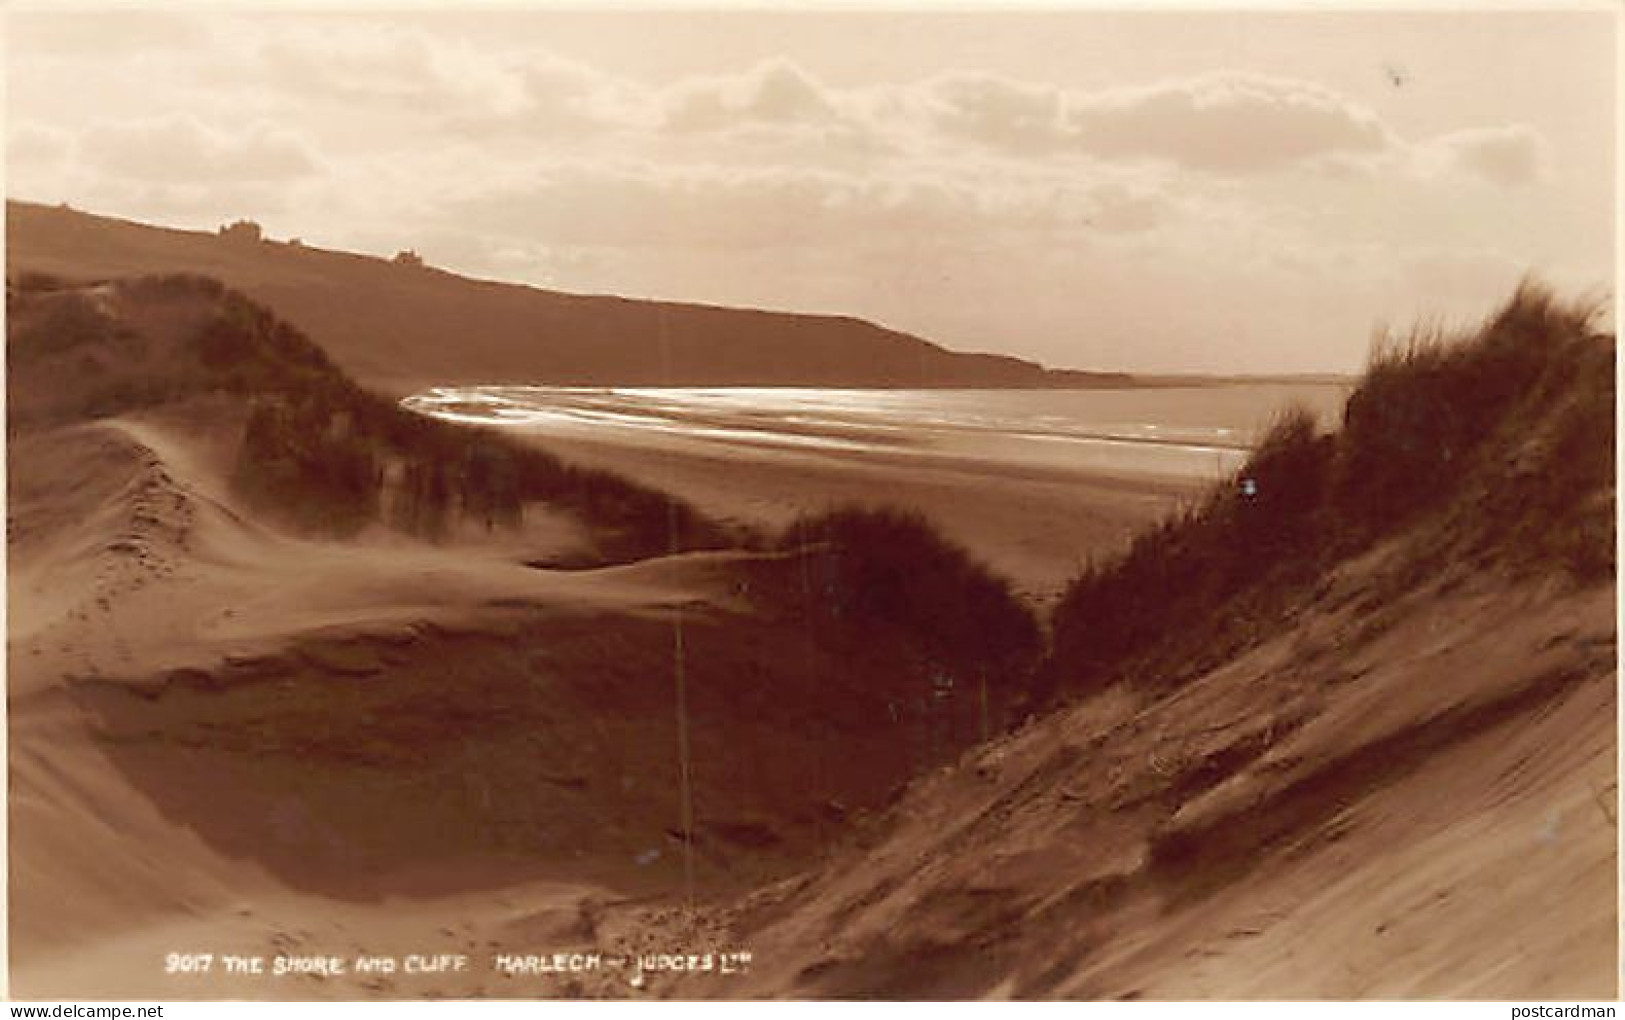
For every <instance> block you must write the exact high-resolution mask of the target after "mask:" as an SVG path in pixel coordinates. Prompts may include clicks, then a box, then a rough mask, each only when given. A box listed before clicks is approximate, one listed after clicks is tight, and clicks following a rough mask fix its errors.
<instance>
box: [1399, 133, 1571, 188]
mask: <svg viewBox="0 0 1625 1020" xmlns="http://www.w3.org/2000/svg"><path fill="white" fill-rule="evenodd" d="M1546 150H1547V146H1546V140H1545V139H1544V138H1543V137H1541V135H1540V133H1539V132H1537V131H1535V130H1534V129H1533V128H1530V127H1528V126H1526V125H1522V124H1513V125H1507V126H1503V127H1491V128H1469V129H1467V130H1465V131H1456V132H1453V133H1451V134H1448V135H1443V136H1441V137H1439V138H1435V139H1433V140H1432V141H1430V142H1428V143H1427V144H1426V145H1425V146H1424V148H1423V159H1424V161H1425V162H1426V163H1428V164H1430V165H1432V166H1433V167H1435V168H1437V169H1443V170H1445V171H1447V172H1454V173H1459V174H1465V175H1468V176H1472V177H1477V178H1480V179H1482V180H1485V181H1488V182H1490V183H1491V184H1496V185H1499V186H1501V187H1503V188H1515V187H1521V186H1523V185H1526V184H1533V183H1534V182H1535V181H1537V180H1539V179H1540V178H1541V177H1542V176H1543V175H1544V173H1545V167H1546V161H1547V157H1546Z"/></svg>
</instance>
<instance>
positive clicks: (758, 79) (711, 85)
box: [663, 60, 839, 131]
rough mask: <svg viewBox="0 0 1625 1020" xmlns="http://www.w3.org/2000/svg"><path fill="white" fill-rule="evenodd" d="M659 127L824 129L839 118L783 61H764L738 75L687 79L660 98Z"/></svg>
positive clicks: (814, 85) (823, 94)
mask: <svg viewBox="0 0 1625 1020" xmlns="http://www.w3.org/2000/svg"><path fill="white" fill-rule="evenodd" d="M663 106H664V109H665V117H664V119H665V124H666V126H667V127H669V128H671V129H673V130H678V131H706V130H716V129H719V128H728V127H734V126H738V125H741V124H750V123H757V124H774V125H802V124H815V125H816V124H827V123H830V122H831V121H833V120H835V119H836V118H837V117H838V116H839V114H838V111H837V109H836V105H835V102H834V101H833V100H832V99H831V97H830V94H829V92H828V91H827V90H826V89H825V88H824V86H822V85H821V84H820V83H819V82H817V81H816V80H814V79H813V77H812V76H811V75H809V74H807V73H806V72H805V71H803V70H802V69H801V68H799V67H797V66H796V65H795V64H793V63H791V62H790V61H788V60H770V61H767V62H764V63H762V64H758V65H757V66H756V67H754V68H752V69H751V70H749V71H747V72H745V73H744V74H741V75H734V76H724V77H707V78H691V79H689V80H687V81H684V82H681V83H679V84H678V85H676V86H674V87H673V88H672V89H671V90H670V91H669V92H668V93H667V94H666V96H665V97H664V99H663Z"/></svg>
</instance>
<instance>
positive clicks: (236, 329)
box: [7, 274, 732, 560]
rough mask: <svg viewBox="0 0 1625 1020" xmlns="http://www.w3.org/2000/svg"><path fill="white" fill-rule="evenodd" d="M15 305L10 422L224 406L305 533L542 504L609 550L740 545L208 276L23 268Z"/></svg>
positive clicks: (13, 289)
mask: <svg viewBox="0 0 1625 1020" xmlns="http://www.w3.org/2000/svg"><path fill="white" fill-rule="evenodd" d="M7 305H8V313H9V315H8V317H9V320H10V323H9V328H8V338H7V356H8V369H9V377H8V386H9V398H10V409H9V414H8V420H7V425H8V428H10V429H11V430H12V431H13V432H15V431H17V430H19V429H26V428H30V427H44V426H50V425H59V424H70V423H74V422H79V421H85V420H93V419H97V418H108V417H113V416H117V415H121V414H127V413H131V412H139V411H142V410H147V409H152V408H157V407H160V406H162V405H165V404H167V403H171V402H175V401H182V400H193V401H195V400H200V399H214V400H216V403H217V405H218V410H219V414H220V421H219V426H220V429H221V430H222V431H223V432H226V433H234V434H235V435H237V436H238V437H239V438H238V439H237V440H236V441H235V442H234V443H233V446H234V448H235V451H236V454H235V457H236V459H235V464H234V467H233V480H234V484H235V486H236V488H237V490H238V493H239V494H240V495H242V496H244V497H245V498H246V499H248V500H249V502H250V503H251V504H252V505H254V506H256V507H258V508H260V509H263V510H265V511H266V512H268V513H271V514H273V515H274V516H276V517H278V518H280V519H281V520H282V521H283V522H284V523H287V524H291V525H295V526H297V527H299V528H300V529H301V530H306V531H321V532H326V533H330V534H335V535H345V534H350V533H353V532H355V531H357V530H359V529H360V528H362V527H365V526H367V525H368V524H372V523H375V522H378V523H387V524H390V525H393V526H395V527H398V528H400V529H401V530H404V531H407V532H411V533H414V534H418V535H422V536H424V537H428V538H438V537H441V536H442V535H444V534H445V533H446V532H447V531H448V530H449V529H450V528H451V527H452V526H453V525H454V524H455V523H456V522H458V521H459V520H461V521H464V522H469V521H472V522H474V523H475V524H476V525H483V526H484V527H485V528H486V529H491V528H495V527H497V526H499V525H505V524H511V523H514V522H515V521H516V520H517V519H518V518H519V516H520V515H521V514H522V513H523V511H524V508H525V506H526V505H528V504H541V505H545V506H549V507H554V508H557V509H560V510H564V511H566V512H569V513H573V514H575V515H576V516H578V517H579V518H580V519H581V520H582V521H583V522H585V523H586V525H587V526H588V527H589V528H590V529H591V530H592V531H593V532H594V534H595V536H596V538H597V541H598V546H599V550H600V552H601V553H602V555H603V556H604V557H605V558H607V559H611V560H629V559H638V558H641V557H644V556H650V555H656V554H662V553H667V552H671V551H675V550H679V549H689V548H711V547H717V546H722V545H726V544H729V543H730V542H731V541H732V536H730V535H728V534H725V533H724V532H723V530H722V529H720V528H719V527H718V526H717V525H715V524H713V523H712V522H710V521H708V520H706V519H704V518H703V517H702V516H701V515H699V514H698V513H697V512H695V511H694V510H693V508H692V507H690V506H688V505H687V504H685V503H683V502H682V501H680V500H676V499H673V498H671V497H669V496H667V495H666V494H664V493H661V492H657V491H655V490H653V489H649V488H646V487H644V486H641V485H638V484H636V483H634V482H630V481H627V480H626V479H624V478H621V477H619V476H617V475H614V474H612V473H610V472H607V471H601V470H596V469H585V468H580V467H576V466H574V465H570V464H567V463H565V462H563V461H561V460H559V459H558V458H556V457H554V456H552V455H550V454H548V453H546V452H545V451H542V450H538V449H536V448H534V447H530V446H526V445H523V444H519V443H515V442H512V441H511V440H509V439H508V438H507V437H504V436H502V435H500V434H499V433H496V432H494V431H492V430H489V429H477V428H469V427H466V426H456V425H451V424H447V423H444V422H440V421H436V420H433V419H430V418H426V417H424V416H421V415H418V414H414V413H411V412H408V411H405V410H403V409H401V408H400V407H399V406H397V404H396V403H395V402H394V401H393V400H390V399H387V398H385V397H381V396H378V395H376V394H374V393H372V392H370V391H368V390H365V389H363V388H362V387H360V386H359V385H357V384H356V383H355V382H353V381H352V380H351V379H350V378H349V377H348V376H347V375H346V374H345V373H344V372H343V371H342V370H341V369H340V368H339V367H338V366H337V365H335V364H334V363H333V361H332V360H331V359H330V358H329V357H328V356H327V355H326V353H325V352H324V351H323V350H322V349H321V348H320V347H318V346H316V345H315V344H314V343H312V342H311V341H310V340H309V339H307V338H306V337H305V336H304V335H303V334H302V333H300V332H299V331H298V330H297V329H295V328H294V327H292V326H289V325H288V324H287V323H285V322H283V321H281V320H280V319H278V318H277V317H276V316H274V315H273V314H272V313H271V312H270V311H269V310H267V309H266V308H264V307H263V306H261V305H259V304H257V303H256V302H254V301H251V300H250V299H248V298H246V297H243V296H242V295H241V294H238V293H236V292H234V291H232V290H230V289H228V288H227V287H225V286H224V285H222V284H220V283H219V282H217V281H215V280H211V279H208V278H204V277H192V276H184V275H181V276H161V277H139V278H135V279H131V280H124V281H119V282H115V283H109V284H102V285H97V286H92V287H80V286H73V285H71V284H67V283H65V282H63V281H60V280H56V279H54V278H51V277H46V276H42V275H39V274H24V275H22V276H19V277H18V278H17V279H16V280H15V282H14V283H13V284H12V285H11V286H10V287H8V292H7Z"/></svg>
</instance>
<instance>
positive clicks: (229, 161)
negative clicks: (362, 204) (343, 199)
mask: <svg viewBox="0 0 1625 1020" xmlns="http://www.w3.org/2000/svg"><path fill="white" fill-rule="evenodd" d="M80 152H81V153H82V154H83V156H84V157H85V158H86V159H87V160H88V161H89V162H90V163H92V164H94V165H95V166H96V167H97V168H98V169H100V170H101V171H102V172H103V173H106V174H108V175H111V176H116V177H122V178H127V179H130V180H135V181H154V182H172V183H190V182H199V183H208V182H219V183H224V184H230V183H238V182H244V181H290V180H294V179H297V178H300V177H305V176H307V175H310V174H312V173H314V172H315V171H316V169H317V162H316V159H315V158H314V157H313V156H312V155H311V153H310V151H309V149H308V148H307V147H306V145H305V143H304V142H303V141H302V140H301V139H299V138H297V137H296V136H294V135H292V134H290V133H288V132H286V131H282V130H280V129H277V128H275V127H272V126H270V125H267V124H256V125H252V126H250V127H248V128H246V129H244V130H242V131H240V132H238V133H236V134H232V133H229V132H225V131H221V130H218V129H215V128H211V127H206V126H204V125H203V124H200V123H198V122H197V121H196V120H193V119H191V118H189V117H182V116H171V117H165V118H161V119H156V120H149V121H136V122H131V123H105V122H104V123H100V124H96V125H94V126H93V127H91V128H90V129H89V130H87V131H86V132H85V134H84V136H83V138H82V139H81V141H80Z"/></svg>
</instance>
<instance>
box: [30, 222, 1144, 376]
mask: <svg viewBox="0 0 1625 1020" xmlns="http://www.w3.org/2000/svg"><path fill="white" fill-rule="evenodd" d="M6 223H7V234H8V240H7V250H8V257H9V264H10V269H9V270H8V272H9V273H11V274H12V275H13V276H16V275H18V274H22V273H29V272H39V273H45V274H49V275H56V276H63V277H70V278H73V279H77V280H87V279H105V278H113V277H122V276H131V275H163V274H173V273H194V274H201V275H206V276H211V277H215V278H217V279H219V280H221V282H223V283H225V284H227V285H228V286H231V287H233V288H234V289H237V290H241V291H243V292H244V293H245V294H247V295H248V296H250V297H252V298H254V299H256V300H258V301H261V302H262V303H264V304H267V305H268V306H270V307H271V308H273V309H275V310H276V312H277V313H278V314H279V315H281V316H282V317H284V318H286V319H288V320H289V321H290V322H292V323H293V324H294V325H295V326H297V327H299V328H300V329H301V330H302V331H303V332H305V333H306V334H308V335H309V336H311V337H312V338H313V339H314V340H315V341H316V342H317V343H319V344H320V345H321V346H322V347H324V348H325V349H326V350H328V351H329V352H330V353H331V354H332V355H333V357H334V359H335V360H336V361H337V362H338V363H339V364H340V365H341V366H342V367H344V368H345V369H346V370H348V371H349V372H351V374H353V375H355V376H356V377H357V378H358V379H359V380H360V381H362V382H363V383H367V384H370V385H375V386H377V385H384V386H386V387H387V388H389V389H391V390H392V391H398V390H400V389H402V388H404V387H406V386H419V385H425V384H431V383H449V384H459V383H460V384H471V383H490V382H493V381H509V382H526V383H532V382H534V383H552V384H560V385H622V386H634V385H650V386H652V385H668V386H681V385H693V386H727V385H757V386H838V387H849V388H874V387H918V388H934V387H986V388H1007V387H1014V388H1026V387H1060V388H1066V387H1091V386H1122V385H1128V384H1131V383H1132V380H1133V377H1132V376H1129V375H1127V374H1124V373H1114V372H1085V371H1077V370H1069V369H1049V368H1046V367H1044V366H1042V365H1039V364H1037V363H1035V362H1030V361H1026V360H1023V359H1020V358H1016V357H1013V356H1009V355H1000V354H985V353H972V352H961V351H953V350H949V349H947V348H944V347H942V346H941V345H938V344H935V343H933V342H931V341H929V340H926V339H924V338H921V337H918V336H915V335H913V334H910V333H906V332H903V331H901V330H897V329H892V328H890V327H887V326H883V325H880V324H877V323H873V322H869V321H867V320H864V319H859V318H856V317H854V316H851V315H844V314H834V313H822V312H788V311H774V310H768V309H761V308H740V307H730V306H725V305H718V304H704V303H695V302H677V301H665V300H656V299H646V298H636V297H630V296H625V295H618V294H577V293H568V292H563V291H554V290H548V289H545V288H541V287H536V286H533V285H529V284H520V283H504V282H501V281H494V280H481V279H476V278H472V277H466V276H462V275H459V274H457V273H453V272H450V271H447V270H443V269H437V268H433V267H430V266H424V265H420V264H414V263H407V264H401V263H400V262H398V261H391V260H389V259H384V258H379V257H376V256H369V255H361V254H357V253H353V252H344V251H336V250H332V249H325V248H316V247H310V246H306V245H303V244H292V243H288V242H278V241H271V240H265V239H262V238H259V237H257V236H238V235H234V234H228V233H208V232H204V231H188V230H179V229H176V228H171V227H160V226H153V225H149V224H143V223H138V222H136V221H132V220H125V219H120V218H116V217H111V216H102V215H98V214H93V213H86V212H81V211H79V210H76V209H72V208H67V207H64V206H56V207H52V206H46V205H40V204H36V203H30V202H22V201H17V200H8V201H7V203H6Z"/></svg>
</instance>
